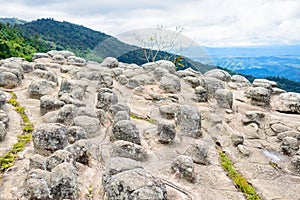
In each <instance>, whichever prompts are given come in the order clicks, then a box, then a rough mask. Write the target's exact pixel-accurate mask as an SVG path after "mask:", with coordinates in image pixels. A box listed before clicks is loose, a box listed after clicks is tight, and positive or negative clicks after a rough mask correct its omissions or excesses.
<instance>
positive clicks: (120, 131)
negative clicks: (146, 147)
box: [110, 120, 141, 145]
mask: <svg viewBox="0 0 300 200" xmlns="http://www.w3.org/2000/svg"><path fill="white" fill-rule="evenodd" d="M110 140H111V141H116V140H125V141H128V142H132V143H135V144H139V145H140V144H141V139H140V136H139V130H138V129H137V127H136V125H135V124H134V123H133V122H132V121H129V120H122V121H118V122H117V123H115V124H114V125H113V129H112V135H111V137H110Z"/></svg>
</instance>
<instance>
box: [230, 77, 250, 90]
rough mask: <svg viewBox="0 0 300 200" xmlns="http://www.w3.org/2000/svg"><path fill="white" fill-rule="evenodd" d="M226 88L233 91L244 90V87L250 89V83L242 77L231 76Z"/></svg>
mask: <svg viewBox="0 0 300 200" xmlns="http://www.w3.org/2000/svg"><path fill="white" fill-rule="evenodd" d="M228 86H229V87H231V88H233V89H239V88H244V87H250V86H251V83H250V82H249V81H248V79H246V78H245V77H244V76H241V75H233V76H232V77H231V80H230V82H229V83H228Z"/></svg>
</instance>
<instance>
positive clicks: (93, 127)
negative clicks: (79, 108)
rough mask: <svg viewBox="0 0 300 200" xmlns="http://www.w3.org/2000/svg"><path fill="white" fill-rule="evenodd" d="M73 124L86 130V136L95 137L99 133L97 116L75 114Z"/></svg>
mask: <svg viewBox="0 0 300 200" xmlns="http://www.w3.org/2000/svg"><path fill="white" fill-rule="evenodd" d="M74 125H75V126H80V127H82V128H83V129H84V130H85V131H86V135H87V137H88V138H92V137H96V136H98V135H99V134H100V128H101V127H100V121H99V119H97V118H94V117H88V116H77V117H75V118H74Z"/></svg>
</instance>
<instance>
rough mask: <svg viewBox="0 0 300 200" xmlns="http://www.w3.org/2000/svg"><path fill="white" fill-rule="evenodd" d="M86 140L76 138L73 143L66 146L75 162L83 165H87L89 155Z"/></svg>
mask: <svg viewBox="0 0 300 200" xmlns="http://www.w3.org/2000/svg"><path fill="white" fill-rule="evenodd" d="M87 142H88V141H87V140H78V141H76V142H75V143H74V144H72V145H70V146H68V147H67V148H66V150H67V151H69V152H70V153H71V154H72V155H73V158H74V160H75V161H76V162H79V163H81V164H84V165H88V164H89V161H90V157H91V153H90V151H89V150H88V148H87V145H88V143H87Z"/></svg>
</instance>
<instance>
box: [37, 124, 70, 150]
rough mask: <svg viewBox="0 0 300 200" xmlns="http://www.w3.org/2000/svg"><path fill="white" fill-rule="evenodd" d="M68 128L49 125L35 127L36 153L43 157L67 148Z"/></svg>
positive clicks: (61, 125)
mask: <svg viewBox="0 0 300 200" xmlns="http://www.w3.org/2000/svg"><path fill="white" fill-rule="evenodd" d="M66 133H67V128H66V126H64V125H63V124H59V123H49V124H41V125H39V126H37V127H35V130H34V131H33V133H32V140H33V145H34V151H35V152H36V153H38V154H41V155H50V154H51V153H53V152H55V151H57V150H59V149H63V148H65V147H66V146H67V144H68V142H67V137H66Z"/></svg>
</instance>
